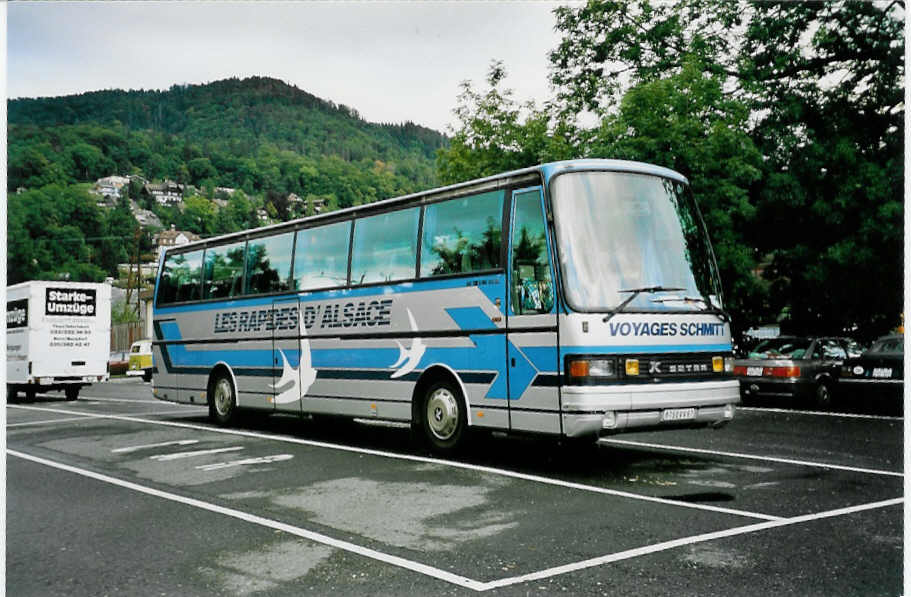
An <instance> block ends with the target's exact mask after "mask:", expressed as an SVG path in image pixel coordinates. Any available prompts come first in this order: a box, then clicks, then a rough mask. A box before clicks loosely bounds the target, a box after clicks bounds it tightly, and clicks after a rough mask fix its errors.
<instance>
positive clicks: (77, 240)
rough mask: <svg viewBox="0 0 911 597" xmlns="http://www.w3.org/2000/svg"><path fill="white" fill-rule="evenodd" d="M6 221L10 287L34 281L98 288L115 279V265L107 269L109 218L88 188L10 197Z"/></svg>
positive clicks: (48, 188)
mask: <svg viewBox="0 0 911 597" xmlns="http://www.w3.org/2000/svg"><path fill="white" fill-rule="evenodd" d="M114 211H116V210H114ZM7 217H8V220H7V226H8V231H7V238H8V239H9V240H8V246H7V250H8V253H7V255H8V257H7V277H8V283H9V284H16V283H18V282H24V281H26V280H36V279H50V280H56V279H68V280H73V281H83V282H86V281H88V282H99V281H101V280H103V279H104V277H105V275H106V274H108V273H111V274H113V273H116V264H114V266H113V268H108V267H106V264H105V261H104V258H105V248H106V244H105V242H106V241H107V240H108V239H106V238H105V231H106V230H107V229H108V223H107V222H106V217H105V214H104V213H102V211H101V210H100V209H99V208H98V207H97V206H96V205H95V201H94V200H93V199H92V197H91V196H90V195H89V194H88V193H87V192H86V190H85V188H83V187H81V186H68V187H63V186H59V185H48V186H45V187H42V188H41V189H35V190H29V191H26V192H24V193H21V194H14V195H10V196H9V200H8V204H7ZM118 240H119V241H120V242H121V244H123V239H118Z"/></svg>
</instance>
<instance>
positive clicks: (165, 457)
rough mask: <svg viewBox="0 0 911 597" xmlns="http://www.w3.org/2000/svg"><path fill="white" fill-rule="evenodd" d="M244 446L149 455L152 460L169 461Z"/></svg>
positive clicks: (236, 449) (232, 450)
mask: <svg viewBox="0 0 911 597" xmlns="http://www.w3.org/2000/svg"><path fill="white" fill-rule="evenodd" d="M243 449H244V447H243V446H232V447H230V448H212V449H211V450H193V451H191V452H174V453H173V454H155V455H154V456H149V459H150V460H157V461H159V462H167V461H171V460H182V459H184V458H196V457H197V456H208V455H209V454H221V453H223V452H237V451H238V450H243Z"/></svg>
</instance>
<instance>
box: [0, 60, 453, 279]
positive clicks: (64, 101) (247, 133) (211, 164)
mask: <svg viewBox="0 0 911 597" xmlns="http://www.w3.org/2000/svg"><path fill="white" fill-rule="evenodd" d="M7 107H8V119H9V120H8V127H9V128H8V134H9V141H8V146H7V151H8V157H9V162H8V163H9V170H8V174H9V176H8V190H9V191H10V192H11V193H12V192H14V191H15V190H16V189H17V188H19V187H24V188H26V189H28V192H27V193H25V194H23V195H19V196H16V197H18V198H15V199H14V198H12V197H13V196H12V195H11V199H10V208H9V225H10V231H15V232H16V234H10V235H9V238H10V243H9V247H8V249H9V254H8V255H9V260H8V264H9V276H10V281H20V280H25V279H30V278H34V277H36V276H38V275H39V274H40V273H43V274H45V275H50V276H52V277H55V276H56V275H58V274H61V275H65V274H66V273H67V272H70V271H71V272H77V270H78V273H77V274H71V275H78V276H82V277H84V278H89V277H94V278H101V277H103V276H104V274H105V273H108V274H112V275H115V274H116V264H117V263H119V262H124V261H128V260H129V258H130V257H131V256H132V255H133V253H134V249H133V245H134V242H135V241H134V232H135V230H136V223H135V221H134V220H133V216H132V215H131V213H130V211H129V208H128V206H127V204H126V203H124V204H123V205H121V206H118V207H117V208H116V209H114V210H110V211H108V212H102V211H101V210H99V209H98V208H97V207H95V205H94V200H93V199H92V198H90V197H88V195H87V194H86V193H85V188H82V187H78V190H77V187H74V186H67V185H73V184H74V183H91V182H94V181H95V180H96V179H98V178H101V177H105V176H109V175H112V174H139V175H141V176H143V177H145V178H147V179H149V180H163V179H170V180H175V181H178V182H180V183H184V184H192V185H194V186H195V187H197V188H198V189H199V191H197V192H196V193H189V195H188V196H187V197H185V200H184V205H183V210H180V209H178V208H176V207H172V206H161V205H158V204H156V202H155V200H154V198H153V197H151V195H149V194H148V193H147V192H145V191H144V189H143V187H142V185H141V183H140V182H139V181H131V183H130V185H129V186H128V187H126V188H125V194H126V195H128V196H129V197H130V199H132V200H133V201H135V202H136V203H137V204H138V205H139V206H140V207H143V208H146V209H150V210H152V211H153V212H154V213H155V214H156V215H157V216H158V218H159V219H160V220H161V222H162V224H163V226H164V227H166V228H167V227H170V226H172V225H173V226H175V227H176V228H178V229H182V230H188V231H191V232H195V233H197V234H200V235H202V236H209V235H212V234H222V233H227V232H235V231H238V230H243V229H246V228H254V227H257V226H260V225H262V222H260V220H259V218H258V216H257V210H258V209H260V208H265V209H266V211H267V212H268V213H269V215H270V216H271V217H272V218H274V219H283V220H284V219H288V218H292V217H298V216H300V215H304V214H303V213H299V212H298V211H295V209H296V208H293V207H292V206H289V205H288V204H287V196H288V194H289V193H295V194H297V195H298V196H301V197H311V198H321V199H324V200H325V202H326V208H327V209H329V210H333V209H339V208H341V207H349V206H351V205H355V204H363V203H369V202H372V201H377V200H380V199H385V198H389V197H394V196H397V195H403V194H407V193H410V192H414V191H416V190H419V189H424V188H428V187H431V186H433V185H434V184H435V182H436V181H435V176H434V169H433V156H434V152H435V151H436V149H438V148H439V147H442V146H444V145H445V144H446V138H445V137H444V136H443V135H441V134H439V133H437V132H435V131H432V130H430V129H426V128H424V127H420V126H417V125H415V124H412V123H405V124H402V125H387V124H372V123H368V122H365V121H363V120H361V119H360V117H359V116H357V113H356V112H355V111H354V110H351V109H350V108H347V107H345V106H336V105H334V104H332V103H331V102H325V101H323V100H320V99H319V98H316V97H314V96H312V95H310V94H308V93H305V92H303V91H301V90H299V89H297V88H295V87H292V86H290V85H287V84H285V83H282V82H281V81H277V80H274V79H267V78H259V77H254V78H250V79H244V80H238V79H228V80H224V81H218V82H215V83H211V84H208V85H192V86H174V87H172V88H171V89H169V90H168V91H163V92H161V91H102V92H92V93H84V94H80V95H73V96H67V97H59V98H40V99H18V100H10V101H8V103H7ZM49 185H51V186H49ZM85 186H87V185H85ZM217 186H222V187H231V188H235V189H238V191H237V192H236V193H234V194H233V196H232V197H231V198H230V199H229V200H228V206H227V207H226V208H224V209H217V207H216V205H215V204H214V203H213V202H212V201H211V199H213V198H215V191H214V189H215V187H217ZM73 193H77V194H78V195H79V196H80V197H81V198H82V199H80V201H81V203H80V206H81V207H79V209H76V208H74V207H73V205H74V204H73V199H72V196H73ZM262 197H265V198H266V200H265V202H264V201H263V199H262ZM219 198H220V199H222V198H223V197H219ZM58 202H60V203H61V205H57V203H58ZM311 206H312V201H311ZM304 209H306V207H305V206H302V208H301V211H303V210H304ZM311 211H312V207H311ZM70 216H72V218H71V217H70ZM64 223H69V224H72V228H71V229H67V230H66V231H64V232H65V233H66V234H67V235H68V236H67V238H66V240H64V241H62V242H63V244H62V245H60V244H54V242H52V240H51V239H54V238H56V239H58V240H60V238H61V236H60V235H61V234H64V232H61V230H62V226H64ZM45 226H46V229H45ZM19 230H26V231H27V233H26V234H24V235H19V234H18V231H19ZM147 237H148V235H145V236H144V237H143V238H145V239H146V241H145V242H146V243H148V240H147ZM79 239H82V241H81V244H80V241H79ZM88 239H95V240H88ZM63 247H66V250H65V251H64V250H62V249H63ZM78 263H82V264H85V267H81V266H78V265H77V264H78ZM89 266H90V267H89Z"/></svg>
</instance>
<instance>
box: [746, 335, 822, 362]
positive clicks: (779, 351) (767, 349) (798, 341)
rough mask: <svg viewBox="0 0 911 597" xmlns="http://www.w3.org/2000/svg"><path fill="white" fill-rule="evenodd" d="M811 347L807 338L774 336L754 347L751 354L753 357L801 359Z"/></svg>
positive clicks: (750, 356)
mask: <svg viewBox="0 0 911 597" xmlns="http://www.w3.org/2000/svg"><path fill="white" fill-rule="evenodd" d="M809 347H810V341H809V340H808V339H806V338H773V339H771V340H766V341H765V342H762V343H760V344H758V345H757V346H756V348H754V349H753V350H752V351H751V352H750V355H749V358H751V359H780V358H788V359H800V358H803V356H804V355H805V354H806V352H807V349H808V348H809Z"/></svg>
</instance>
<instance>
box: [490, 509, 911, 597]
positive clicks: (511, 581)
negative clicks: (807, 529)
mask: <svg viewBox="0 0 911 597" xmlns="http://www.w3.org/2000/svg"><path fill="white" fill-rule="evenodd" d="M904 501H905V500H904V498H895V499H891V500H884V501H881V502H872V503H869V504H861V505H859V506H850V507H847V508H839V509H838V510H828V511H826V512H818V513H816V514H806V515H804V516H795V517H793V518H783V519H781V520H773V521H769V522H758V523H756V524H751V525H747V526H742V527H735V528H733V529H726V530H723V531H715V532H713V533H704V534H702V535H693V536H691V537H683V538H681V539H673V540H671V541H663V542H661V543H655V544H653V545H647V546H645V547H638V548H636V549H628V550H626V551H620V552H617V553H612V554H608V555H604V556H600V557H597V558H591V559H589V560H582V561H581V562H574V563H572V564H564V565H563V566H556V567H554V568H548V569H547V570H539V571H538V572H532V573H531V574H523V575H521V576H514V577H512V578H503V579H500V580H495V581H491V582H488V583H484V589H483V590H485V591H487V590H490V589H499V588H501V587H506V586H509V585H515V584H519V583H523V582H529V581H533V580H542V579H544V578H550V577H553V576H558V575H560V574H567V573H569V572H576V571H577V570H584V569H585V568H592V567H594V566H601V565H603V564H608V563H610V562H619V561H620V560H628V559H630V558H637V557H639V556H644V555H648V554H653V553H657V552H659V551H667V550H669V549H674V548H677V547H682V546H684V545H693V544H694V543H704V542H706V541H713V540H715V539H723V538H725V537H734V536H736V535H745V534H747V533H755V532H757V531H764V530H766V529H774V528H778V527H784V526H790V525H794V524H800V523H803V522H810V521H813V520H819V519H822V518H833V517H835V516H845V515H846V514H854V513H856V512H863V511H865V510H873V509H876V508H885V507H888V506H897V505H898V504H901V503H903V502H904Z"/></svg>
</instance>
